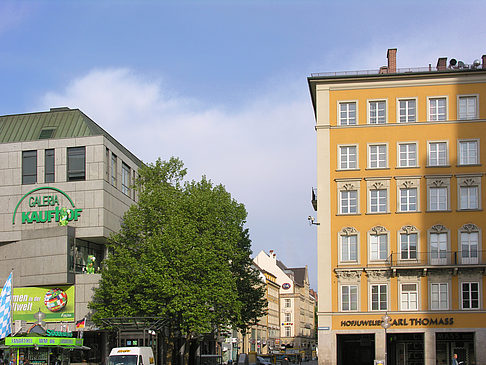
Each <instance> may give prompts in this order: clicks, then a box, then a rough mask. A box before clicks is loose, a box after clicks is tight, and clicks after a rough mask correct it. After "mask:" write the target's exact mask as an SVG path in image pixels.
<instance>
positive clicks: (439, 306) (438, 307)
mask: <svg viewBox="0 0 486 365" xmlns="http://www.w3.org/2000/svg"><path fill="white" fill-rule="evenodd" d="M434 286H435V287H436V288H437V290H436V291H437V297H438V300H437V305H435V304H434V300H433V298H434V297H433V293H434ZM444 288H445V299H446V302H445V303H444V302H443V301H442V300H441V299H442V297H443V296H444ZM429 290H430V309H431V310H449V283H430V285H429Z"/></svg>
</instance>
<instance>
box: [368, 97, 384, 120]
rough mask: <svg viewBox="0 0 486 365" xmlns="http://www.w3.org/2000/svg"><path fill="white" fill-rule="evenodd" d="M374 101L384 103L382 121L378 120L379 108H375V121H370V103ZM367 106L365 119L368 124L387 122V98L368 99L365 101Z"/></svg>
mask: <svg viewBox="0 0 486 365" xmlns="http://www.w3.org/2000/svg"><path fill="white" fill-rule="evenodd" d="M375 103H384V104H385V119H384V121H382V122H380V121H379V116H378V113H379V109H378V110H377V115H376V121H375V122H372V121H371V105H372V104H375ZM367 105H368V108H367V120H368V124H376V125H382V124H387V123H388V100H387V99H370V100H368V102H367Z"/></svg>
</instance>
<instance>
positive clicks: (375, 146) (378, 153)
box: [368, 143, 388, 169]
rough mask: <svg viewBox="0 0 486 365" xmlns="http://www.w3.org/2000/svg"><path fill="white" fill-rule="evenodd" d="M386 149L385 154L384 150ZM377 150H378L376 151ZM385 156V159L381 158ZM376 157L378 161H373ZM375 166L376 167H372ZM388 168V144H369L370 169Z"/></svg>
mask: <svg viewBox="0 0 486 365" xmlns="http://www.w3.org/2000/svg"><path fill="white" fill-rule="evenodd" d="M383 148H384V152H383V151H382V149H383ZM375 149H376V150H375ZM383 154H384V159H383V158H381V157H382V155H383ZM372 156H376V159H375V160H374V159H372ZM373 164H375V166H372V165H373ZM386 168H388V144H387V143H370V144H368V169H386Z"/></svg>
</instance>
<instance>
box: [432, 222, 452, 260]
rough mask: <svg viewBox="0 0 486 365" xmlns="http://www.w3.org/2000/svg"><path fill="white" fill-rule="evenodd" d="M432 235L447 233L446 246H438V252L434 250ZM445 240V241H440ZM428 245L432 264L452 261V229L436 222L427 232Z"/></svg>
mask: <svg viewBox="0 0 486 365" xmlns="http://www.w3.org/2000/svg"><path fill="white" fill-rule="evenodd" d="M432 235H445V247H444V246H443V245H440V244H439V246H438V247H437V248H436V252H432ZM440 242H443V241H439V243H440ZM427 247H428V252H429V261H430V264H431V265H448V264H449V263H450V251H449V250H450V247H451V233H450V231H449V230H448V229H447V228H446V227H444V226H442V225H440V224H436V225H435V226H433V227H432V228H431V229H429V231H428V232H427Z"/></svg>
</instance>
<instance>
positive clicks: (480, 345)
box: [426, 328, 486, 365]
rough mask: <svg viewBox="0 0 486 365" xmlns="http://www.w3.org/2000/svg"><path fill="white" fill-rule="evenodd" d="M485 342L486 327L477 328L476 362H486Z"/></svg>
mask: <svg viewBox="0 0 486 365" xmlns="http://www.w3.org/2000/svg"><path fill="white" fill-rule="evenodd" d="M485 343H486V329H484V328H477V329H476V331H475V334H474V351H475V352H476V364H485V363H486V346H484V344H485ZM426 365H427V364H426Z"/></svg>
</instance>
